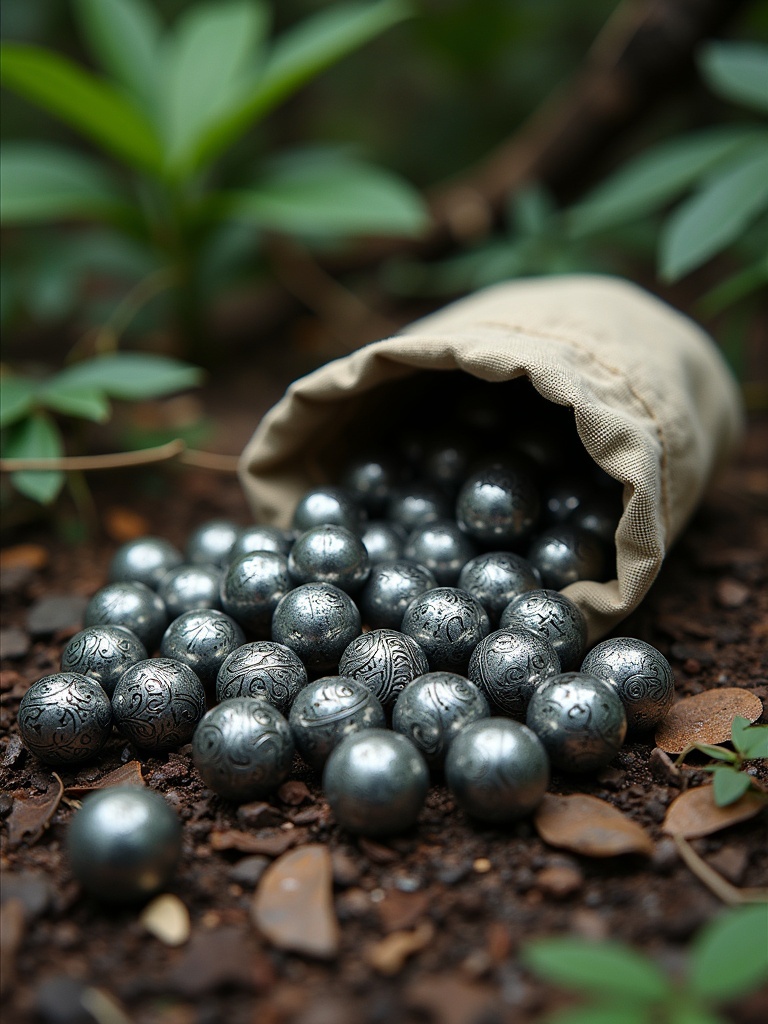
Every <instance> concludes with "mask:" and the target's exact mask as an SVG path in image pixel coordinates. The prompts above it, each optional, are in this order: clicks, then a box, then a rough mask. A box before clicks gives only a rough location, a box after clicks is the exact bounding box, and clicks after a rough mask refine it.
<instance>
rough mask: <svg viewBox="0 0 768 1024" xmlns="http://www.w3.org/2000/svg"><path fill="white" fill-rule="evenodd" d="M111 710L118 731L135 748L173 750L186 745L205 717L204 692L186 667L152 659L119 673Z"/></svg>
mask: <svg viewBox="0 0 768 1024" xmlns="http://www.w3.org/2000/svg"><path fill="white" fill-rule="evenodd" d="M112 709H113V713H114V716H115V724H116V725H117V727H118V729H119V730H120V731H121V732H122V733H123V735H124V736H126V737H127V739H128V740H129V741H130V742H131V743H133V744H134V745H135V746H137V747H139V748H140V749H146V750H155V751H165V750H174V749H176V748H177V747H180V746H182V745H183V744H184V743H189V741H190V740H191V739H192V735H193V733H194V731H195V728H196V727H197V724H198V722H199V721H200V719H201V718H202V717H203V715H204V714H205V690H204V689H203V684H202V683H201V682H200V680H199V679H198V677H197V676H196V675H195V673H194V672H193V671H192V669H191V668H189V667H188V666H187V665H183V664H181V663H180V662H178V661H173V660H172V659H170V658H153V659H151V660H147V661H141V662H139V663H138V664H137V665H134V666H133V667H132V668H129V669H128V670H127V671H126V672H124V673H123V675H122V677H121V678H120V681H119V682H118V684H117V686H116V687H115V692H114V694H113V696H112Z"/></svg>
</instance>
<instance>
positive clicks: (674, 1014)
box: [667, 1003, 727, 1024]
mask: <svg viewBox="0 0 768 1024" xmlns="http://www.w3.org/2000/svg"><path fill="white" fill-rule="evenodd" d="M667 1014H668V1016H667V1022H668V1024H727V1021H726V1020H724V1018H723V1017H721V1016H720V1015H719V1014H717V1013H713V1012H712V1011H711V1010H709V1009H705V1008H704V1007H703V1006H697V1005H696V1004H695V1003H683V1004H678V1005H672V1006H670V1007H669V1009H668V1010H667Z"/></svg>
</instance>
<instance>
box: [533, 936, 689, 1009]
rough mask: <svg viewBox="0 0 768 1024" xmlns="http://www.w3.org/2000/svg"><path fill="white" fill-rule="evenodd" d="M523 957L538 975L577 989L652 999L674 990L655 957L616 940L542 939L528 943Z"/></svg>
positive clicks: (628, 998)
mask: <svg viewBox="0 0 768 1024" xmlns="http://www.w3.org/2000/svg"><path fill="white" fill-rule="evenodd" d="M522 958H523V962H524V963H525V964H526V966H528V967H529V968H530V969H531V970H532V971H533V972H534V973H535V974H538V975H539V977H541V978H544V979H545V980H546V981H553V982H555V983H556V984H558V985H562V986H564V987H566V988H571V989H575V990H576V991H577V992H586V993H590V994H596V995H610V996H619V997H621V998H623V999H627V1000H638V1001H645V1002H650V1001H654V1000H659V999H664V998H665V997H666V996H668V995H669V993H670V991H671V989H670V984H669V982H668V981H667V979H666V977H665V976H664V974H663V973H662V972H661V971H660V970H659V968H658V967H656V965H655V964H654V963H652V961H650V960H648V959H647V958H646V957H644V956H641V955H640V954H639V953H636V952H634V950H632V949H629V948H627V947H626V946H620V945H618V944H615V943H607V942H597V943H590V942H584V941H583V940H582V939H569V938H563V939H558V938H552V939H542V940H541V941H539V942H534V943H532V944H531V945H530V946H528V947H526V948H525V949H524V950H523V952H522Z"/></svg>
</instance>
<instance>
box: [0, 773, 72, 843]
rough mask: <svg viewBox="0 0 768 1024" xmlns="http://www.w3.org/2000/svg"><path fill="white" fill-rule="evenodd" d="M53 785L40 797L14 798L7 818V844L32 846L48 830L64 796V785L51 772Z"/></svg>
mask: <svg viewBox="0 0 768 1024" xmlns="http://www.w3.org/2000/svg"><path fill="white" fill-rule="evenodd" d="M53 778H54V784H53V785H52V786H49V787H48V789H47V790H46V791H45V793H43V795H42V796H28V797H16V799H15V800H14V801H13V810H12V811H11V813H10V815H9V816H8V844H9V846H11V847H15V846H19V845H20V844H21V843H26V845H27V846H32V845H33V844H34V843H36V842H37V841H38V839H39V838H40V836H41V835H42V834H43V832H45V830H46V829H47V828H48V825H49V823H50V820H51V818H52V817H53V816H54V814H55V813H56V808H57V807H58V806H59V803H60V802H61V798H62V796H63V795H64V783H63V782H62V781H61V779H60V778H59V776H58V775H57V774H56V772H53Z"/></svg>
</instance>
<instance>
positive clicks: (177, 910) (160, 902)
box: [139, 892, 191, 946]
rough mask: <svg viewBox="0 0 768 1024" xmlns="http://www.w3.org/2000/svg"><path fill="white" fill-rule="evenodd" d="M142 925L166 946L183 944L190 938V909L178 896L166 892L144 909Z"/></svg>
mask: <svg viewBox="0 0 768 1024" xmlns="http://www.w3.org/2000/svg"><path fill="white" fill-rule="evenodd" d="M139 920H140V921H141V923H142V925H143V926H144V927H145V928H146V929H147V931H148V932H150V934H152V935H154V936H155V938H156V939H160V941H161V942H162V943H164V944H165V945H166V946H183V945H184V943H185V942H186V941H187V939H188V938H189V934H190V930H191V925H190V920H189V911H188V910H187V908H186V907H185V906H184V904H183V903H182V902H181V900H180V899H179V897H178V896H174V895H173V894H172V893H170V892H165V893H163V894H162V896H156V897H155V899H153V900H152V902H151V903H148V904H147V906H146V907H145V908H144V909H143V910H142V912H141V916H140V917H139Z"/></svg>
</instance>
